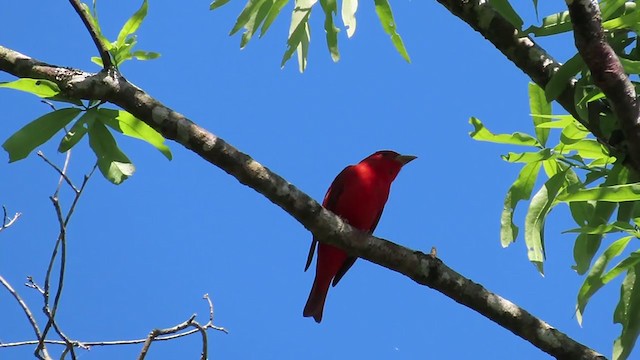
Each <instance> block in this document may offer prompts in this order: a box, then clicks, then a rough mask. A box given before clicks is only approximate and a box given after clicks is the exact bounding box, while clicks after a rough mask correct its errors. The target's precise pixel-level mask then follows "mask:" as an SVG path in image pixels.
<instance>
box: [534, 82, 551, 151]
mask: <svg viewBox="0 0 640 360" xmlns="http://www.w3.org/2000/svg"><path fill="white" fill-rule="evenodd" d="M529 108H530V109H531V114H533V115H531V117H532V118H533V124H534V125H535V126H536V128H535V130H536V136H537V137H538V141H539V142H540V144H542V146H545V145H546V143H547V138H548V137H549V129H543V128H540V127H538V125H539V124H542V123H546V122H549V119H548V118H547V117H543V116H538V115H547V116H548V115H551V104H550V103H549V102H548V101H547V99H546V98H545V95H544V90H542V88H541V87H540V86H538V85H536V84H534V83H529Z"/></svg>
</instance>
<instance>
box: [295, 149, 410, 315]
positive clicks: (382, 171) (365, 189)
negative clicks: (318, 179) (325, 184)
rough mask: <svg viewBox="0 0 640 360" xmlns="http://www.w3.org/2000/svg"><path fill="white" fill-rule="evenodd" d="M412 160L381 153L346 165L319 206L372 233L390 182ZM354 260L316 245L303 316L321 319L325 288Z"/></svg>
mask: <svg viewBox="0 0 640 360" xmlns="http://www.w3.org/2000/svg"><path fill="white" fill-rule="evenodd" d="M415 158H416V157H415V156H411V155H400V154H398V153H396V152H395V151H389V150H383V151H378V152H376V153H374V154H372V155H370V156H368V157H367V158H365V159H364V160H362V161H360V162H359V163H358V164H356V165H350V166H347V167H346V168H345V169H344V170H342V172H340V174H338V176H337V177H336V178H335V180H333V183H332V184H331V186H330V187H329V190H327V194H326V195H325V197H324V201H323V202H322V206H324V207H325V208H326V209H328V210H331V211H332V212H333V213H335V214H336V215H338V216H340V217H341V218H343V219H344V220H345V221H347V222H348V223H349V224H350V225H351V226H353V227H355V228H357V229H359V230H362V231H365V232H368V233H373V230H374V229H375V228H376V226H377V225H378V221H379V220H380V216H381V215H382V211H383V209H384V205H385V203H386V202H387V198H388V197H389V189H390V188H391V183H392V182H393V180H394V179H395V178H396V176H397V175H398V173H399V172H400V169H401V168H402V166H404V165H405V164H407V163H408V162H409V161H411V160H413V159H415ZM316 244H317V240H316V239H315V238H314V239H313V241H312V243H311V249H309V256H308V257H307V264H306V267H305V271H306V270H307V269H308V268H309V265H311V260H312V259H313V253H314V252H315V248H316ZM355 261H356V258H355V257H350V256H349V255H347V253H345V252H344V251H342V250H341V249H338V248H337V247H335V246H331V245H327V244H322V243H320V245H319V246H318V261H317V264H316V276H315V279H314V281H313V287H312V288H311V293H310V294H309V299H308V300H307V303H306V305H305V307H304V311H303V315H304V316H305V317H309V316H313V318H314V319H315V321H316V322H317V323H319V322H320V321H321V320H322V311H323V309H324V302H325V299H326V297H327V292H328V291H329V285H330V284H331V282H332V281H333V286H335V285H336V284H337V283H338V282H339V281H340V279H341V278H342V277H343V276H344V274H345V273H346V272H347V270H349V268H350V267H351V265H353V263H354V262H355Z"/></svg>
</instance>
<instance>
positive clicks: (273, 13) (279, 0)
mask: <svg viewBox="0 0 640 360" xmlns="http://www.w3.org/2000/svg"><path fill="white" fill-rule="evenodd" d="M288 2H289V0H275V2H274V3H273V5H272V6H271V9H269V13H268V14H267V17H266V18H265V20H264V23H263V24H262V28H261V29H260V37H263V36H264V34H266V33H267V30H269V27H271V24H272V23H273V21H274V20H275V19H276V18H277V17H278V15H279V14H280V11H282V8H283V7H284V6H285V5H287V3H288Z"/></svg>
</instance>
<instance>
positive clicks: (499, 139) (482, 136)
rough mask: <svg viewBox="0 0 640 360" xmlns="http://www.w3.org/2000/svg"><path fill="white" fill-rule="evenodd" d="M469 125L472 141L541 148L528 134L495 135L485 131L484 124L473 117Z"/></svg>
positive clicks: (487, 130)
mask: <svg viewBox="0 0 640 360" xmlns="http://www.w3.org/2000/svg"><path fill="white" fill-rule="evenodd" d="M469 124H471V125H473V128H474V129H473V131H472V132H470V133H469V136H471V138H472V139H474V140H478V141H488V142H492V143H496V144H509V145H522V146H537V147H542V145H540V143H539V142H538V140H536V139H535V138H534V137H533V136H531V135H529V134H524V133H520V132H515V133H513V134H511V135H509V134H498V135H495V134H493V133H491V131H489V129H487V128H486V127H485V126H484V124H483V123H482V122H481V121H480V120H479V119H478V118H475V117H471V118H470V119H469Z"/></svg>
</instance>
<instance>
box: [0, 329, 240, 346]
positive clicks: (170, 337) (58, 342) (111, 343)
mask: <svg viewBox="0 0 640 360" xmlns="http://www.w3.org/2000/svg"><path fill="white" fill-rule="evenodd" d="M202 328H204V329H205V330H208V329H214V330H218V329H220V328H216V327H214V326H211V325H209V324H206V325H202ZM198 331H200V330H199V329H191V330H187V331H185V332H181V333H177V334H172V335H168V336H158V337H156V338H155V339H153V341H170V340H174V339H178V338H181V337H185V336H189V335H191V334H194V333H196V332H198ZM220 331H223V330H220ZM223 332H225V333H227V334H228V332H227V331H223ZM145 341H147V338H141V339H133V340H111V341H75V342H74V344H78V345H83V346H84V347H85V348H90V347H92V346H118V345H138V344H143V343H144V342H145ZM44 343H45V344H51V345H62V346H66V345H67V343H65V342H64V341H62V340H48V339H47V340H45V341H44ZM36 344H38V340H26V341H17V342H12V343H0V348H5V347H17V346H25V345H36Z"/></svg>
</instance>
